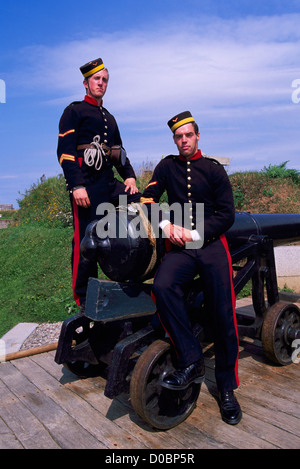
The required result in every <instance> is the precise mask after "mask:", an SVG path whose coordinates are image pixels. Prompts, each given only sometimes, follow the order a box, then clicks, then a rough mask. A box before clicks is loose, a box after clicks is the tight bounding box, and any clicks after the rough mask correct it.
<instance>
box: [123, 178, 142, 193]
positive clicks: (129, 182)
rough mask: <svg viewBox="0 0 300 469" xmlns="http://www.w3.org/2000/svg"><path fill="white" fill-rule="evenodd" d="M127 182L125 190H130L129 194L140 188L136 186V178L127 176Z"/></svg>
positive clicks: (125, 182)
mask: <svg viewBox="0 0 300 469" xmlns="http://www.w3.org/2000/svg"><path fill="white" fill-rule="evenodd" d="M124 184H125V186H126V187H125V192H127V191H128V190H129V194H136V193H137V192H138V191H139V190H138V188H137V187H136V182H135V179H134V178H127V179H125V181H124Z"/></svg>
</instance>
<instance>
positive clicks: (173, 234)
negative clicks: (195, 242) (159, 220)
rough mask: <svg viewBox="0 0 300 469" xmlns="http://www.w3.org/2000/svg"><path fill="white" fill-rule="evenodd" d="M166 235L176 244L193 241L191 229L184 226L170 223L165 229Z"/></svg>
mask: <svg viewBox="0 0 300 469" xmlns="http://www.w3.org/2000/svg"><path fill="white" fill-rule="evenodd" d="M163 231H164V233H165V235H166V237H167V238H169V240H170V241H171V243H173V244H176V246H180V247H182V246H184V245H185V243H188V242H190V241H192V235H191V232H190V230H187V229H186V228H183V227H182V226H178V225H172V224H171V223H169V224H168V225H167V226H165V228H164V229H163Z"/></svg>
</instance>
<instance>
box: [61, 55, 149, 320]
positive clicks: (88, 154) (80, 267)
mask: <svg viewBox="0 0 300 469" xmlns="http://www.w3.org/2000/svg"><path fill="white" fill-rule="evenodd" d="M80 70H81V73H82V74H83V77H84V81H83V85H84V87H85V89H86V96H85V98H84V100H83V101H78V102H74V103H72V104H70V105H69V106H68V107H67V108H66V109H65V110H64V112H63V115H62V117H61V119H60V123H59V139H58V148H57V156H58V161H59V163H60V165H61V167H62V169H63V172H64V176H65V179H66V183H67V189H68V190H69V193H70V201H71V206H72V212H73V226H74V237H73V242H72V275H73V295H74V299H75V301H76V303H77V304H78V305H79V306H81V310H82V311H83V310H84V306H85V299H86V289H87V283H88V279H89V277H97V261H87V260H85V259H84V258H83V257H82V256H81V255H80V242H81V240H82V238H83V237H84V234H85V229H86V227H87V225H88V224H89V223H90V222H92V221H94V220H95V219H96V218H97V214H96V211H97V207H98V205H99V204H101V203H103V202H111V203H117V201H118V197H119V196H120V195H127V196H128V203H130V202H138V201H139V199H140V195H139V194H138V189H137V187H136V181H135V173H134V170H133V168H132V166H131V164H130V162H129V159H128V158H127V156H126V152H125V150H124V149H123V147H122V140H121V137H120V132H119V129H118V125H117V123H116V120H115V118H114V116H113V115H112V114H110V113H109V111H108V110H107V109H105V108H104V107H103V97H104V95H105V92H106V89H107V85H108V80H109V74H108V70H107V69H106V68H105V67H104V64H103V61H102V59H100V58H99V59H96V60H93V61H91V62H89V63H87V64H85V65H83V66H82V67H80ZM113 166H115V167H116V169H117V171H118V173H119V174H120V176H121V177H122V178H123V180H124V183H121V182H120V181H118V180H117V179H116V178H115V177H114V173H113Z"/></svg>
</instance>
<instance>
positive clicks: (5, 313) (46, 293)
mask: <svg viewBox="0 0 300 469" xmlns="http://www.w3.org/2000/svg"><path fill="white" fill-rule="evenodd" d="M71 239H72V230H71V229H70V228H52V229H50V228H47V227H43V226H39V225H37V224H36V225H30V224H29V225H21V226H18V227H9V228H7V229H5V230H0V243H1V249H0V264H1V278H0V282H1V297H0V337H1V336H2V335H3V334H4V333H5V332H7V331H8V330H9V329H11V328H12V327H13V326H15V325H16V324H18V323H19V322H37V323H41V322H48V321H49V322H56V321H61V320H64V319H65V318H66V317H67V316H68V314H69V313H70V312H72V310H74V305H75V303H74V300H73V298H72V290H71V267H70V264H71V262H70V258H71V252H70V246H71ZM74 313H75V310H74V312H73V313H72V314H74Z"/></svg>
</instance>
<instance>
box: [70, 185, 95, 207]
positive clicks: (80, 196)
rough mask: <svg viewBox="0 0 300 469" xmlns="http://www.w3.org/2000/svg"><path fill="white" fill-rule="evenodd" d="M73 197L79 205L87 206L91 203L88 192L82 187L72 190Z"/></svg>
mask: <svg viewBox="0 0 300 469" xmlns="http://www.w3.org/2000/svg"><path fill="white" fill-rule="evenodd" d="M73 199H74V200H75V203H76V205H78V206H79V207H84V208H88V207H90V205H91V202H90V199H89V196H88V193H87V191H86V189H85V188H84V187H80V188H78V189H75V190H74V191H73Z"/></svg>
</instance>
